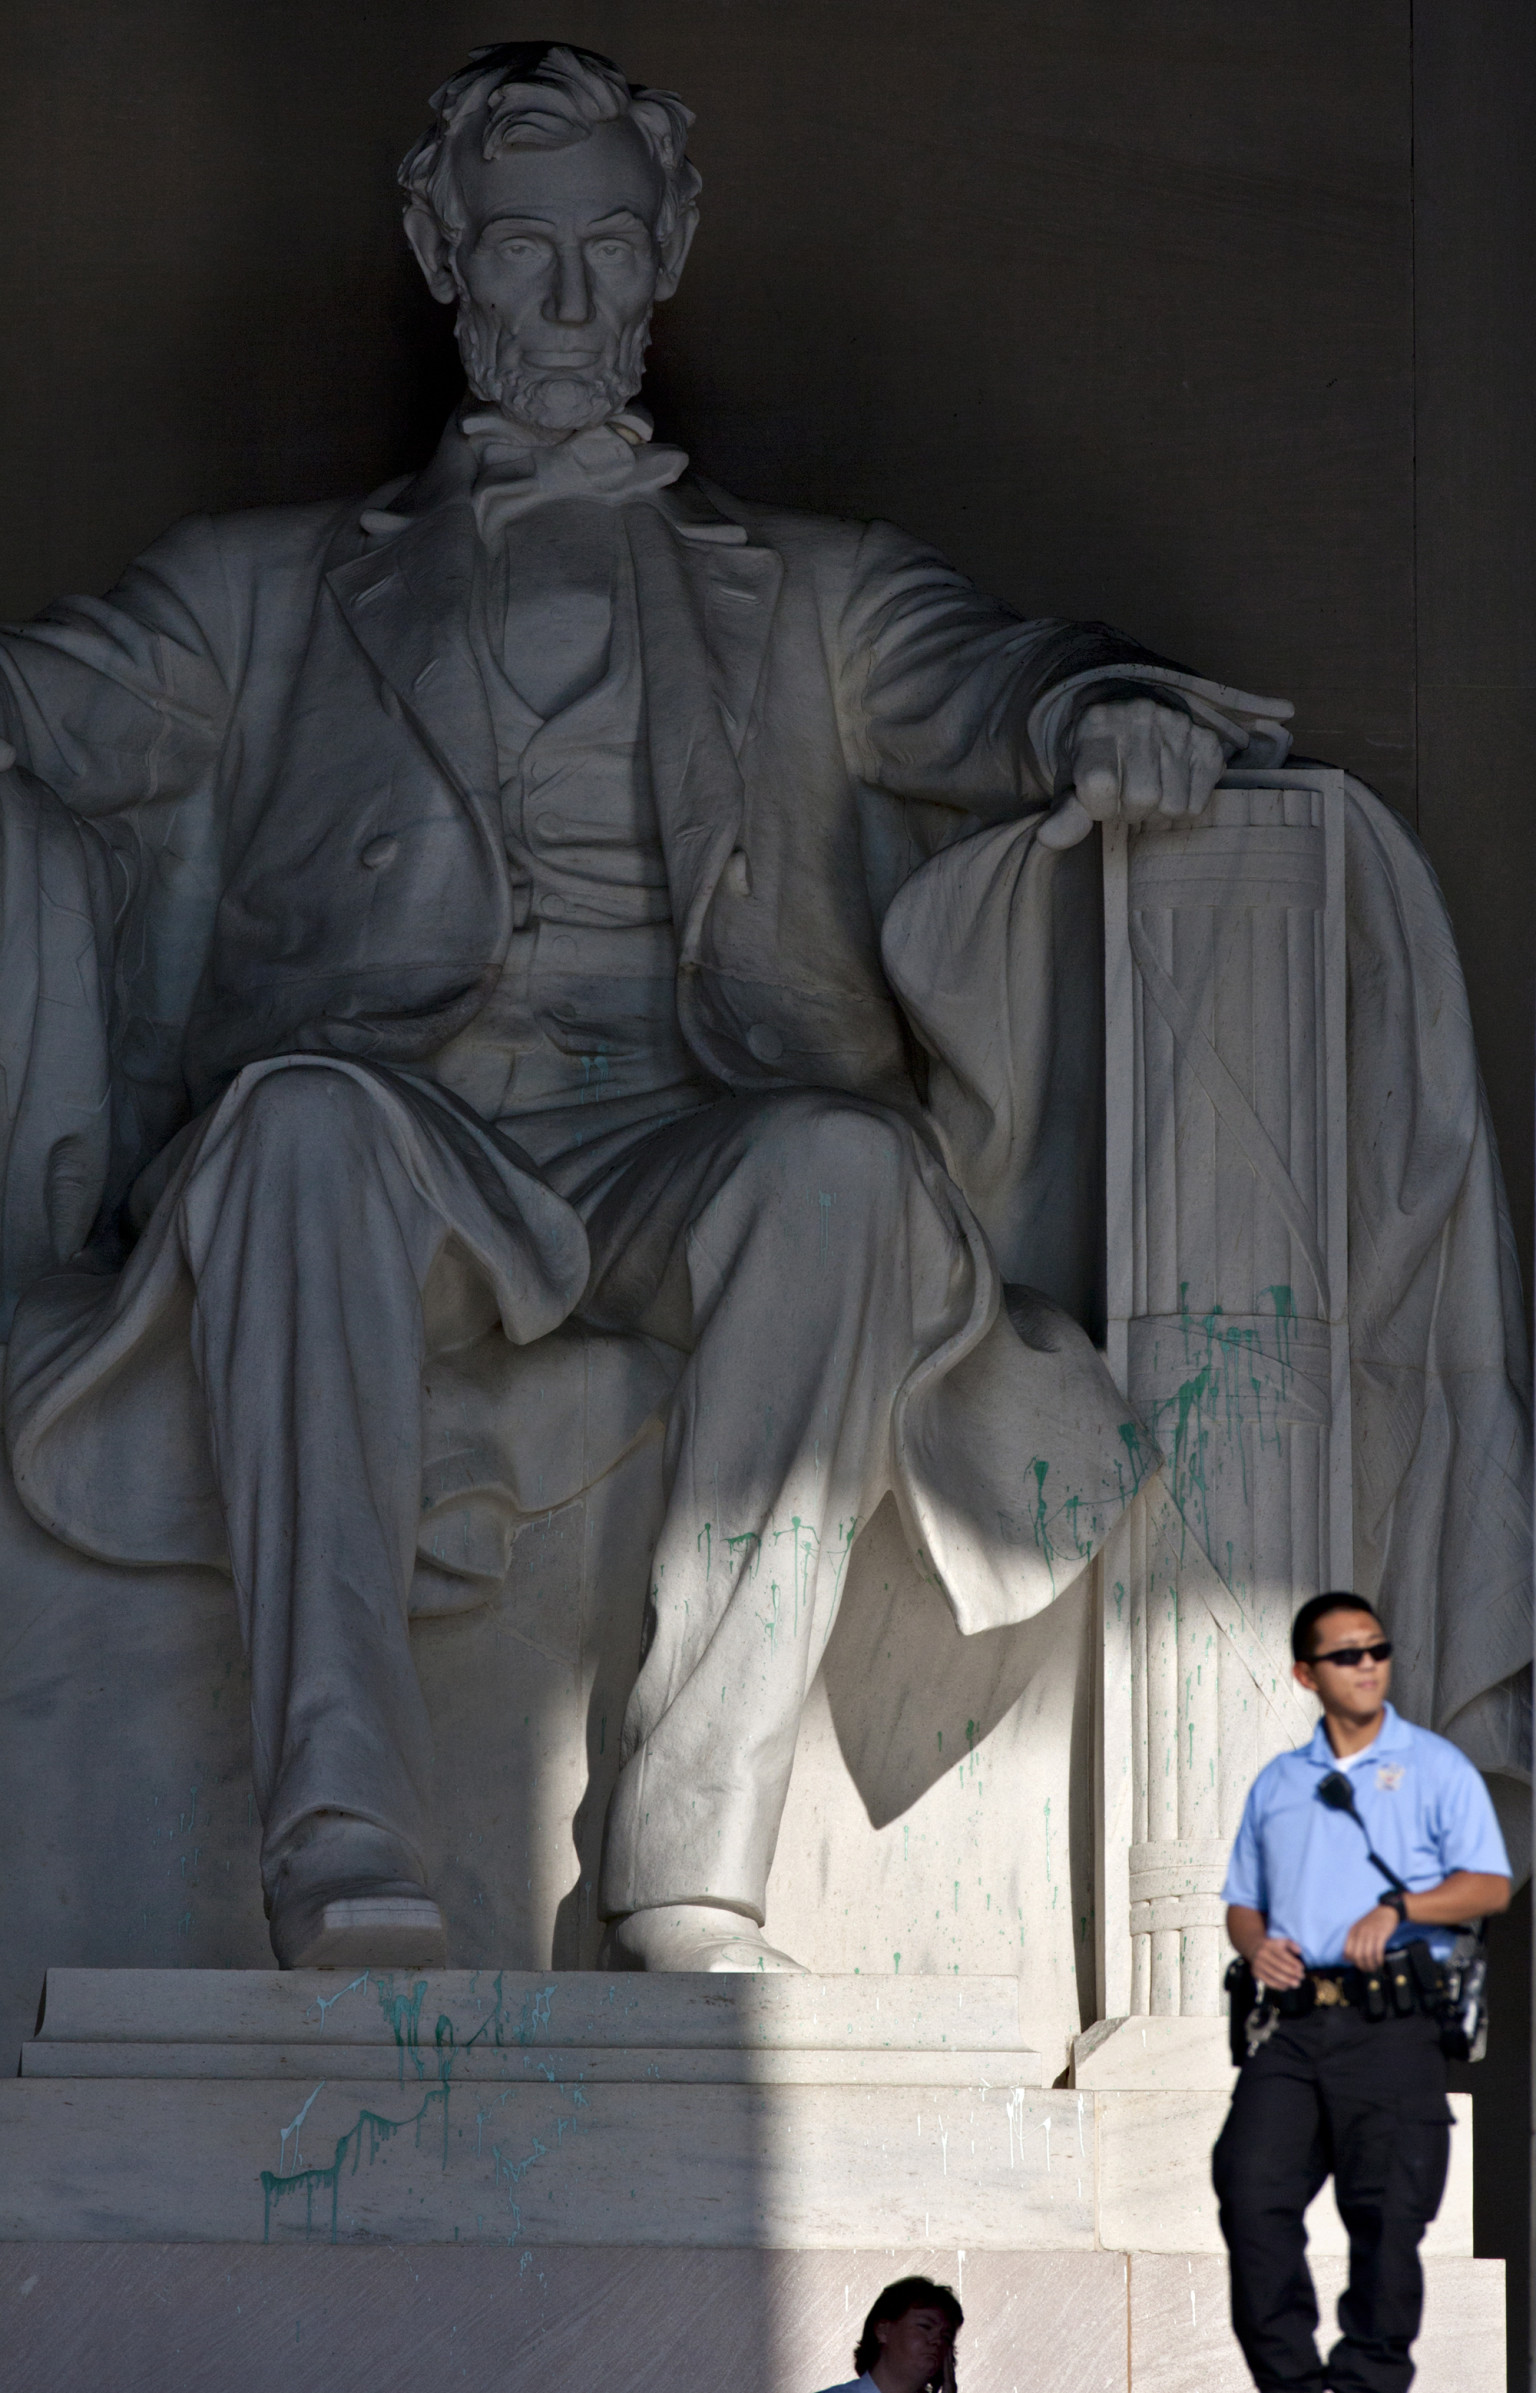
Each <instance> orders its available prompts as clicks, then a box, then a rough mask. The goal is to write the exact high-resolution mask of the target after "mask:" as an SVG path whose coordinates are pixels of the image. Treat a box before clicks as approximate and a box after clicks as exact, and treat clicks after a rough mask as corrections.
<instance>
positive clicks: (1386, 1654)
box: [1312, 1637, 1392, 1670]
mask: <svg viewBox="0 0 1536 2393" xmlns="http://www.w3.org/2000/svg"><path fill="white" fill-rule="evenodd" d="M1391 1659H1392V1640H1391V1638H1390V1637H1383V1638H1382V1640H1381V1643H1380V1644H1379V1645H1341V1646H1339V1647H1338V1649H1337V1651H1336V1652H1334V1653H1315V1654H1314V1655H1313V1656H1312V1667H1313V1669H1314V1670H1315V1669H1316V1668H1317V1665H1318V1663H1319V1662H1336V1663H1337V1664H1338V1666H1339V1668H1340V1669H1341V1670H1358V1669H1359V1667H1360V1665H1361V1663H1362V1662H1390V1661H1391Z"/></svg>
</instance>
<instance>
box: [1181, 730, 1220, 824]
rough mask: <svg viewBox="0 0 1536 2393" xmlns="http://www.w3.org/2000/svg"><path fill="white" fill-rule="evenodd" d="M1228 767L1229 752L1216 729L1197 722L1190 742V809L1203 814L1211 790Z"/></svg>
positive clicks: (1208, 801)
mask: <svg viewBox="0 0 1536 2393" xmlns="http://www.w3.org/2000/svg"><path fill="white" fill-rule="evenodd" d="M1226 769H1227V752H1226V750H1225V748H1224V747H1223V746H1222V744H1221V742H1220V740H1219V739H1218V738H1217V737H1216V734H1215V732H1214V731H1208V730H1207V729H1206V727H1205V725H1204V724H1197V725H1196V726H1195V728H1194V736H1193V738H1192V739H1191V741H1190V744H1189V811H1190V813H1191V814H1203V813H1204V812H1205V810H1206V808H1207V806H1209V804H1210V802H1211V792H1212V790H1213V789H1214V788H1215V787H1216V784H1217V782H1218V781H1219V780H1220V779H1221V776H1222V774H1223V773H1224V772H1225V771H1226Z"/></svg>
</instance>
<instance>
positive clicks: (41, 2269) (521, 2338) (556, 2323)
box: [0, 2243, 1504, 2393]
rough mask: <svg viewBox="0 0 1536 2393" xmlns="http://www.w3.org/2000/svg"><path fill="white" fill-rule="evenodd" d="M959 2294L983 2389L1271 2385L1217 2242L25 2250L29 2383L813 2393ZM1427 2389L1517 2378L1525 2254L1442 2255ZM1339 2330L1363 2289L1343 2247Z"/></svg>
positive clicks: (9, 2310) (3, 2260) (7, 2256)
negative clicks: (1504, 2257) (928, 2299)
mask: <svg viewBox="0 0 1536 2393" xmlns="http://www.w3.org/2000/svg"><path fill="white" fill-rule="evenodd" d="M918 2270H920V2271H922V2272H923V2273H924V2274H927V2275H931V2276H935V2277H937V2278H938V2279H939V2280H940V2281H941V2282H944V2283H948V2284H950V2285H953V2286H955V2287H956V2288H957V2290H958V2291H959V2293H960V2296H961V2299H962V2301H963V2303H964V2305H965V2326H964V2329H963V2330H962V2334H961V2341H960V2359H961V2374H962V2381H963V2383H964V2385H965V2388H966V2393H1248V2377H1247V2372H1246V2371H1245V2369H1244V2368H1243V2364H1242V2361H1241V2358H1240V2356H1239V2354H1238V2350H1237V2346H1236V2344H1235V2343H1234V2342H1233V2340H1232V2335H1231V2330H1230V2328H1229V2327H1228V2325H1227V2304H1226V2275H1225V2269H1224V2267H1223V2264H1222V2263H1221V2262H1220V2261H1218V2260H1214V2259H1211V2258H1208V2257H1204V2256H1195V2257H1188V2258H1178V2259H1173V2258H1150V2259H1144V2258H1141V2257H1137V2258H1134V2259H1129V2260H1128V2259H1126V2258H1125V2257H1124V2256H1123V2255H1122V2254H1120V2253H1114V2252H977V2251H972V2250H970V2249H965V2250H959V2249H956V2248H954V2247H949V2248H947V2249H946V2248H944V2247H942V2246H941V2247H935V2246H932V2245H927V2244H918V2245H905V2246H903V2245H895V2246H885V2247H881V2248H879V2249H873V2250H862V2251H847V2252H809V2251H794V2252H783V2251H740V2250H738V2251H676V2250H671V2251H669V2250H658V2249H656V2248H654V2247H648V2248H644V2249H633V2248H631V2249H624V2248H620V2247H612V2248H609V2249H606V2250H592V2249H586V2250H580V2249H578V2250H572V2249H569V2248H564V2249H562V2248H560V2247H558V2246H552V2247H546V2248H544V2249H542V2250H534V2249H533V2248H532V2247H528V2246H525V2247H524V2248H523V2249H522V2251H520V2252H518V2251H507V2250H505V2249H504V2248H503V2249H489V2248H486V2247H484V2246H480V2247H478V2248H471V2249H467V2248H465V2247H464V2246H463V2245H458V2246H453V2245H444V2244H437V2245H422V2244H412V2245H409V2246H401V2245H372V2246H363V2245H350V2246H348V2245H339V2246H332V2245H328V2244H311V2245H309V2246H307V2247H300V2248H292V2247H290V2248H288V2249H285V2250H281V2251H279V2250H275V2249H272V2248H270V2247H269V2248H266V2249H263V2248H262V2247H261V2246H259V2245H251V2244H245V2243H241V2244H222V2243H204V2244H195V2245H194V2244H176V2243H90V2244H59V2243H46V2244H37V2243H29V2244H14V2243H13V2244H10V2245H7V2246H3V2247H0V2338H3V2349H4V2353H5V2358H4V2360H3V2362H0V2381H3V2383H4V2386H5V2389H6V2393H57V2388H58V2387H59V2386H60V2385H76V2384H79V2385H86V2384H98V2385H110V2387H111V2388H112V2393H208V2388H209V2387H211V2386H217V2387H218V2389H219V2393H293V2387H294V2386H295V2385H296V2384H299V2383H314V2384H322V2383H323V2384H324V2386H325V2387H326V2393H420V2388H421V2387H423V2386H434V2387H437V2386H441V2387H443V2388H445V2389H447V2388H451V2387H453V2386H456V2385H460V2386H468V2387H472V2388H475V2389H476V2393H479V2388H482V2387H486V2386H490V2385H494V2386H496V2387H497V2389H498V2393H612V2388H613V2387H614V2386H615V2385H622V2386H623V2387H624V2388H625V2389H626V2393H720V2388H721V2387H723V2386H729V2387H730V2388H731V2389H732V2393H814V2389H815V2388H816V2387H818V2386H823V2385H831V2384H837V2383H840V2382H842V2381H843V2380H844V2379H845V2378H846V2377H847V2374H848V2370H849V2366H850V2360H851V2352H852V2346H853V2341H854V2338H855V2336H856V2335H857V2333H858V2331H859V2327H860V2325H861V2323H862V2320H863V2316H864V2313H865V2311H866V2310H867V2309H868V2306H869V2304H870V2303H871V2302H872V2301H873V2299H874V2297H875V2295H876V2293H878V2291H879V2289H880V2287H881V2286H882V2285H884V2284H888V2283H889V2282H890V2280H891V2279H892V2278H893V2277H897V2276H904V2275H908V2274H910V2273H912V2272H914V2271H918ZM1425 2274H1426V2279H1427V2285H1428V2302H1427V2309H1426V2317H1425V2325H1424V2332H1423V2334H1422V2336H1421V2338H1420V2340H1419V2344H1418V2347H1417V2351H1416V2354H1415V2357H1416V2359H1417V2362H1418V2375H1417V2378H1416V2386H1417V2389H1418V2393H1503V2384H1504V2339H1503V2265H1502V2263H1501V2262H1499V2261H1496V2260H1434V2261H1431V2262H1429V2263H1428V2265H1427V2267H1426V2271H1425ZM1317 2279H1318V2291H1319V2295H1320V2296H1321V2298H1322V2305H1323V2309H1324V2313H1325V2319H1326V2318H1329V2317H1331V2311H1332V2305H1333V2302H1334V2300H1335V2299H1336V2298H1337V2294H1338V2291H1339V2287H1340V2284H1341V2282H1342V2269H1341V2266H1340V2264H1339V2263H1338V2262H1336V2261H1320V2262H1319V2263H1318V2268H1317Z"/></svg>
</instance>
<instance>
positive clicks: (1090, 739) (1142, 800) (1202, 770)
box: [1039, 697, 1227, 848]
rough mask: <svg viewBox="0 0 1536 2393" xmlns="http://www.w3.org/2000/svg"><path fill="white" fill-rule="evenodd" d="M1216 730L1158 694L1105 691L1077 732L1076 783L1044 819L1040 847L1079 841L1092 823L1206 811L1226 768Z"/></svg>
mask: <svg viewBox="0 0 1536 2393" xmlns="http://www.w3.org/2000/svg"><path fill="white" fill-rule="evenodd" d="M1226 761H1227V759H1226V750H1225V749H1224V748H1223V746H1222V743H1221V741H1220V740H1219V739H1218V738H1217V736H1216V734H1215V732H1214V731H1208V730H1207V729H1206V727H1205V725H1204V724H1203V723H1192V722H1191V721H1190V719H1189V717H1188V715H1186V714H1184V713H1183V712H1182V711H1181V710H1180V709H1179V708H1178V707H1176V706H1162V705H1160V704H1159V702H1158V701H1157V699H1155V698H1141V697H1137V698H1106V699H1101V700H1100V701H1099V702H1098V704H1096V705H1094V706H1090V707H1088V708H1087V709H1086V710H1085V711H1084V713H1083V714H1082V715H1081V716H1080V717H1079V718H1078V722H1077V725H1076V727H1075V729H1074V731H1073V734H1072V747H1071V754H1070V757H1069V763H1070V767H1071V772H1072V790H1071V794H1070V795H1069V796H1068V797H1065V798H1063V799H1062V800H1061V801H1060V803H1059V804H1058V805H1057V807H1056V809H1055V811H1054V813H1052V814H1050V815H1048V816H1047V818H1046V820H1045V821H1044V822H1043V823H1042V824H1041V826H1040V832H1039V838H1040V844H1041V846H1042V847H1048V848H1070V847H1076V845H1077V843H1078V841H1079V840H1080V839H1086V837H1087V836H1088V833H1089V832H1090V831H1091V830H1092V829H1093V826H1094V824H1095V823H1117V822H1125V823H1145V822H1151V821H1154V820H1158V821H1169V822H1176V821H1179V820H1181V819H1182V818H1183V817H1184V816H1185V815H1190V814H1203V813H1204V811H1205V808H1206V805H1207V803H1208V802H1209V799H1210V795H1211V792H1212V790H1213V789H1214V788H1215V786H1216V784H1217V782H1218V781H1219V780H1220V779H1221V776H1222V773H1223V772H1224V771H1225V769H1226Z"/></svg>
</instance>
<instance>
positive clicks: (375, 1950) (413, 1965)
mask: <svg viewBox="0 0 1536 2393" xmlns="http://www.w3.org/2000/svg"><path fill="white" fill-rule="evenodd" d="M271 1932H272V1950H273V1952H274V1953H275V1954H276V1955H277V1964H278V1967H279V1968H280V1969H445V1968H446V1967H447V1965H448V1932H447V1929H446V1928H445V1927H444V1925H443V1915H442V1913H441V1911H439V1909H438V1907H437V1905H436V1904H435V1903H434V1902H433V1900H432V1897H431V1896H430V1895H429V1894H428V1892H427V1890H426V1888H425V1887H424V1886H416V1885H413V1884H412V1883H411V1882H410V1881H409V1880H408V1879H394V1880H390V1879H384V1880H382V1881H381V1880H378V1879H372V1880H370V1879H366V1878H364V1879H354V1880H353V1881H352V1882H351V1883H350V1884H348V1883H345V1882H344V1883H343V1884H341V1885H339V1886H315V1887H303V1888H295V1889H294V1891H293V1892H292V1893H290V1894H288V1895H286V1896H284V1897H281V1898H280V1899H279V1900H278V1901H277V1902H276V1903H275V1904H274V1905H273V1908H272V1920H271Z"/></svg>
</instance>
